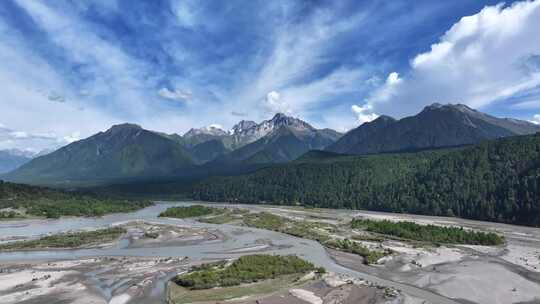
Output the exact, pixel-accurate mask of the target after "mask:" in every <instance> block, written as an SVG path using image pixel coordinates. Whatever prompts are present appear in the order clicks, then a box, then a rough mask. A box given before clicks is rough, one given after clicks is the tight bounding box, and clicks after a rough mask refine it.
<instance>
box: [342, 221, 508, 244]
mask: <svg viewBox="0 0 540 304" xmlns="http://www.w3.org/2000/svg"><path fill="white" fill-rule="evenodd" d="M351 227H352V228H353V229H359V228H360V229H365V230H366V231H369V232H373V233H380V234H384V235H389V236H394V237H398V238H402V239H407V240H415V241H424V242H432V243H446V244H469V245H501V244H503V243H504V238H503V237H502V236H499V235H498V234H496V233H492V232H480V231H473V230H465V229H463V228H462V227H460V228H458V227H441V226H435V225H419V224H416V223H413V222H392V221H388V220H382V221H374V220H365V219H354V220H352V222H351Z"/></svg>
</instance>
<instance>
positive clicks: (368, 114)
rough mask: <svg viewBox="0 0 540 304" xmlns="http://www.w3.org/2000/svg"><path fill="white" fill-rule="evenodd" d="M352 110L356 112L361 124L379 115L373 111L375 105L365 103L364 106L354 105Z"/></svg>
mask: <svg viewBox="0 0 540 304" xmlns="http://www.w3.org/2000/svg"><path fill="white" fill-rule="evenodd" d="M351 110H352V111H353V113H354V114H356V116H357V119H358V122H359V123H360V124H363V123H365V122H370V121H373V120H375V119H377V118H378V117H379V115H377V114H376V113H374V112H373V107H372V106H371V105H370V104H365V105H363V106H358V105H352V106H351Z"/></svg>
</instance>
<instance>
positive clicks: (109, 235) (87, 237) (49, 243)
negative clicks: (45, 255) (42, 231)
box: [0, 227, 126, 251]
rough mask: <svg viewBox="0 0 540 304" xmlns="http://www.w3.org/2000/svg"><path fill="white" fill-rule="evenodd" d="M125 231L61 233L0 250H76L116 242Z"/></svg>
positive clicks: (11, 245) (14, 243) (119, 228)
mask: <svg viewBox="0 0 540 304" xmlns="http://www.w3.org/2000/svg"><path fill="white" fill-rule="evenodd" d="M125 232H126V230H125V229H124V228H121V227H113V228H107V229H100V230H94V231H83V232H74V233H62V234H56V235H50V236H45V237H42V238H40V239H37V240H31V241H19V242H12V243H7V244H2V245H0V250H8V251H12V250H32V249H47V248H77V247H81V246H90V245H98V244H103V243H108V242H112V241H115V240H117V239H118V238H119V237H120V235H122V234H123V233H125Z"/></svg>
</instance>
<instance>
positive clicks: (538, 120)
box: [530, 114, 540, 125]
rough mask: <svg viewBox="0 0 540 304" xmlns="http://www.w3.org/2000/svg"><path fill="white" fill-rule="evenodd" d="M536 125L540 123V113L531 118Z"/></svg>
mask: <svg viewBox="0 0 540 304" xmlns="http://www.w3.org/2000/svg"><path fill="white" fill-rule="evenodd" d="M530 122H532V123H533V124H535V125H540V114H536V115H534V116H533V119H531V120H530Z"/></svg>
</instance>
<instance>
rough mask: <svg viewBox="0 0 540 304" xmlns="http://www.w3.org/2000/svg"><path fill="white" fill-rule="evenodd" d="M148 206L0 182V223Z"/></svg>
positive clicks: (143, 202)
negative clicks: (18, 219) (27, 218)
mask: <svg viewBox="0 0 540 304" xmlns="http://www.w3.org/2000/svg"><path fill="white" fill-rule="evenodd" d="M152 204H153V203H152V202H150V201H147V200H128V199H114V198H109V197H105V196H100V195H95V194H87V193H79V192H66V191H61V190H54V189H50V188H44V187H37V186H29V185H22V184H14V183H9V182H4V181H2V180H0V219H13V218H24V217H29V216H30V217H32V216H33V217H47V218H58V217H60V216H102V215H105V214H107V213H117V212H132V211H136V210H138V209H141V208H145V207H148V206H151V205H152Z"/></svg>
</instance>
